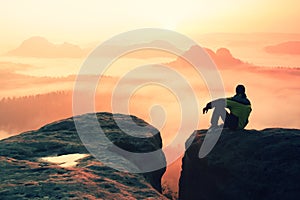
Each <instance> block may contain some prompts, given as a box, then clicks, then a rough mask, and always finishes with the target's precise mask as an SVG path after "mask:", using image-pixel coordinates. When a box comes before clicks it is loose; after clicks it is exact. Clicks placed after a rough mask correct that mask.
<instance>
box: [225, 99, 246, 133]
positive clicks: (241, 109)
mask: <svg viewBox="0 0 300 200" xmlns="http://www.w3.org/2000/svg"><path fill="white" fill-rule="evenodd" d="M226 108H228V109H229V110H230V114H233V115H235V116H237V117H238V118H239V123H238V128H239V129H243V128H244V127H245V126H246V125H247V124H248V117H249V115H250V113H251V111H252V108H251V103H250V101H249V99H247V97H246V95H235V96H234V97H230V98H226Z"/></svg>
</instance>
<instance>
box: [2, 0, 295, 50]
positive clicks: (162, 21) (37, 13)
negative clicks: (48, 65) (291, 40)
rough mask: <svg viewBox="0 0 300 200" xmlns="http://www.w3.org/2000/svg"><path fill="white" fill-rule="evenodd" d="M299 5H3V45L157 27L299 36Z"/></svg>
mask: <svg viewBox="0 0 300 200" xmlns="http://www.w3.org/2000/svg"><path fill="white" fill-rule="evenodd" d="M299 7H300V1H299V0H285V1H282V0H251V1H237V0H226V1H223V0H185V1H174V0H172V1H170V0H164V1H161V0H151V1H141V0H126V1H124V0H110V1H97V0H86V1H71V0H64V1H62V0H52V1H38V0H27V1H17V0H10V1H1V3H0V27H1V37H0V43H1V44H2V46H3V45H6V46H8V47H10V46H13V45H14V46H15V44H19V43H20V42H21V41H23V40H24V39H27V38H29V37H31V36H34V35H40V36H44V37H46V38H48V39H49V40H51V41H53V42H63V41H68V42H73V43H79V44H87V43H90V42H94V41H101V40H102V39H106V38H108V37H110V36H111V35H115V34H118V33H120V32H123V31H127V30H131V29H137V28H143V27H157V28H168V29H172V30H176V31H180V32H182V33H184V34H189V33H195V32H199V33H212V32H233V33H236V32H239V33H249V32H286V33H300V26H295V24H297V23H298V22H299V21H300V15H299Z"/></svg>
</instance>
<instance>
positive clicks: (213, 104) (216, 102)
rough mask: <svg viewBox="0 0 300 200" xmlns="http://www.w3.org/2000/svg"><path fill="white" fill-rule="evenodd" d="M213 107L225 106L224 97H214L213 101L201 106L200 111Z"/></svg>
mask: <svg viewBox="0 0 300 200" xmlns="http://www.w3.org/2000/svg"><path fill="white" fill-rule="evenodd" d="M214 107H223V108H225V107H226V98H221V99H216V100H214V101H211V102H209V103H208V104H206V106H205V107H204V108H203V110H202V112H203V114H205V113H207V111H208V110H209V109H212V108H214Z"/></svg>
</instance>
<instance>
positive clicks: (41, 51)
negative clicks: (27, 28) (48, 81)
mask: <svg viewBox="0 0 300 200" xmlns="http://www.w3.org/2000/svg"><path fill="white" fill-rule="evenodd" d="M87 53H88V50H86V49H81V48H80V47H79V46H77V45H74V44H71V43H67V42H64V43H62V44H53V43H51V42H49V41H48V40H47V39H45V38H43V37H40V36H35V37H31V38H29V39H27V40H24V41H23V42H22V44H21V45H20V46H18V47H17V48H16V49H14V50H11V51H9V52H8V53H7V55H8V56H21V57H38V58H78V57H83V56H85V55H87Z"/></svg>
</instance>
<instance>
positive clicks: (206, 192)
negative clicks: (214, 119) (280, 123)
mask: <svg viewBox="0 0 300 200" xmlns="http://www.w3.org/2000/svg"><path fill="white" fill-rule="evenodd" d="M205 135H206V130H200V131H195V132H194V133H193V135H192V136H195V137H190V139H189V140H188V141H187V143H186V144H191V145H190V146H189V147H188V148H187V150H186V152H185V155H184V157H183V159H182V171H181V177H180V183H179V199H181V200H186V199H187V200H193V199H195V200H196V199H197V200H200V199H204V200H205V199H207V200H214V199H231V200H233V199H245V200H247V199H249V200H250V199H299V197H300V184H299V180H300V170H299V169H300V157H299V155H300V130H296V129H265V130H262V131H255V130H239V131H230V130H223V131H222V134H221V137H220V138H219V140H218V142H217V144H216V146H215V147H214V148H213V150H212V151H211V152H210V153H209V154H208V155H207V156H206V157H204V158H202V159H200V158H199V157H198V153H199V150H200V147H201V144H202V142H203V140H204V137H205ZM193 138H194V139H193ZM190 140H193V141H190ZM191 142H192V143H191Z"/></svg>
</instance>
